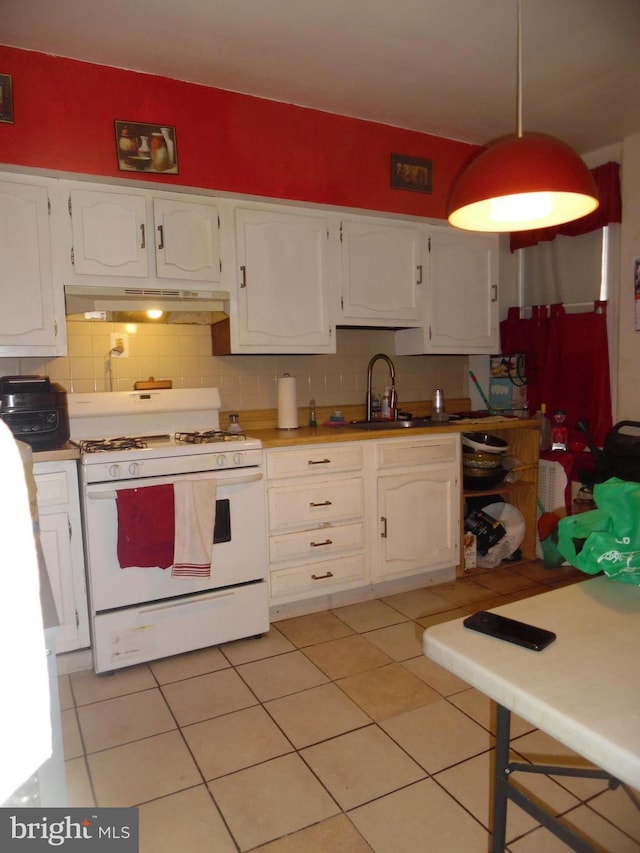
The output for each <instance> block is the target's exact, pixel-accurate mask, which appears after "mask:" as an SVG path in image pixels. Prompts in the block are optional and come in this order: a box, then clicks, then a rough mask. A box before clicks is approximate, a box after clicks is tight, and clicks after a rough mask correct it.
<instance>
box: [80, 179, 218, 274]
mask: <svg viewBox="0 0 640 853" xmlns="http://www.w3.org/2000/svg"><path fill="white" fill-rule="evenodd" d="M69 213H70V215H71V231H72V249H71V255H70V257H71V262H72V265H73V266H72V271H73V274H75V275H78V276H92V277H93V278H94V279H95V277H96V276H100V277H102V276H107V277H108V279H107V280H106V281H102V280H101V282H100V283H101V284H102V285H105V284H107V285H108V284H109V283H110V284H111V285H112V286H114V287H116V286H118V287H119V286H123V285H126V284H127V280H128V279H131V280H132V281H133V282H134V283H137V284H138V285H140V281H139V279H148V280H149V279H153V278H155V277H157V278H159V279H161V280H162V281H161V282H158V283H156V284H155V286H156V287H162V286H163V284H164V282H165V281H171V282H176V283H181V282H201V283H204V286H205V288H206V286H207V285H210V284H213V283H217V282H219V281H220V273H221V263H220V238H219V218H218V208H217V205H216V204H215V202H213V201H211V200H208V199H205V198H198V197H194V196H185V195H182V194H181V193H171V194H169V193H164V194H163V193H154V192H150V191H148V190H142V189H141V190H136V189H128V188H123V189H120V188H117V189H114V188H111V187H109V188H106V187H99V188H96V187H93V186H92V187H91V188H89V189H87V188H82V187H78V186H71V187H70V189H69ZM87 283H91V282H87ZM200 286H201V287H202V285H200Z"/></svg>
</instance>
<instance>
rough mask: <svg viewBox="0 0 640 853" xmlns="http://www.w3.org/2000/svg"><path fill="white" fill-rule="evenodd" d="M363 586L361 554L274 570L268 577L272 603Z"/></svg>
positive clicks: (364, 567) (363, 566)
mask: <svg viewBox="0 0 640 853" xmlns="http://www.w3.org/2000/svg"><path fill="white" fill-rule="evenodd" d="M366 583H367V570H366V566H365V559H364V554H354V555H353V556H352V557H342V558H341V559H339V560H325V561H324V562H319V563H305V565H304V566H292V567H291V568H289V569H276V571H272V572H271V573H270V575H269V584H270V593H271V600H272V601H296V600H297V599H303V598H311V597H313V596H316V595H326V594H328V593H332V592H337V591H338V590H341V589H351V588H353V587H358V586H363V585H365V584H366Z"/></svg>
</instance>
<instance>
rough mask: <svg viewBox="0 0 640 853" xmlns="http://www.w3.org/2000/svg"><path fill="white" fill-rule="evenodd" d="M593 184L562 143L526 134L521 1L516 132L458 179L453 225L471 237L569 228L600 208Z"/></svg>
mask: <svg viewBox="0 0 640 853" xmlns="http://www.w3.org/2000/svg"><path fill="white" fill-rule="evenodd" d="M598 204H599V202H598V197H597V190H596V186H595V182H594V180H593V177H592V175H591V173H590V172H589V170H588V169H587V167H586V165H585V164H584V162H583V161H582V159H581V158H580V157H579V156H578V155H577V154H576V153H575V151H573V149H571V148H570V147H569V146H568V145H566V144H565V143H564V142H561V141H560V140H559V139H555V138H554V137H553V136H547V135H546V134H543V133H523V132H522V36H521V11H520V0H518V69H517V132H516V135H513V136H507V137H504V138H502V139H499V140H498V141H496V142H495V143H493V144H492V145H490V146H489V147H488V148H486V149H485V150H484V151H482V152H481V153H480V154H479V155H478V156H477V157H475V158H474V159H473V160H472V161H471V163H470V164H469V165H468V166H467V168H466V169H465V170H464V171H463V172H462V174H461V175H460V176H459V177H458V179H457V180H456V182H455V184H454V185H453V187H452V190H451V194H450V196H449V205H448V213H447V216H448V219H449V222H450V223H451V225H454V226H455V227H456V228H462V229H464V230H467V231H527V230H529V229H536V228H547V227H549V226H552V225H560V224H561V223H563V222H571V221H572V220H573V219H579V218H580V217H582V216H586V215H587V214H588V213H591V212H592V211H593V210H595V209H596V207H598Z"/></svg>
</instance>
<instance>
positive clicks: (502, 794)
mask: <svg viewBox="0 0 640 853" xmlns="http://www.w3.org/2000/svg"><path fill="white" fill-rule="evenodd" d="M496 709H497V724H496V750H495V765H494V770H493V819H492V823H491V832H492V834H493V839H492V842H491V853H504V847H505V841H506V833H507V799H508V789H509V783H508V776H509V737H510V735H509V730H510V728H511V712H510V711H509V710H508V709H507V708H504V707H503V706H502V705H496Z"/></svg>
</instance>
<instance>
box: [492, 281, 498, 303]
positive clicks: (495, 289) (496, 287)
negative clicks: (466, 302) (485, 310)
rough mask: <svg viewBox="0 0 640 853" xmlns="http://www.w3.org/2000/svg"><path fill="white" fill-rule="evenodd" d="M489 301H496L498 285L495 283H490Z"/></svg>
mask: <svg viewBox="0 0 640 853" xmlns="http://www.w3.org/2000/svg"><path fill="white" fill-rule="evenodd" d="M491 301H492V302H497V301H498V285H497V284H492V285H491Z"/></svg>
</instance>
